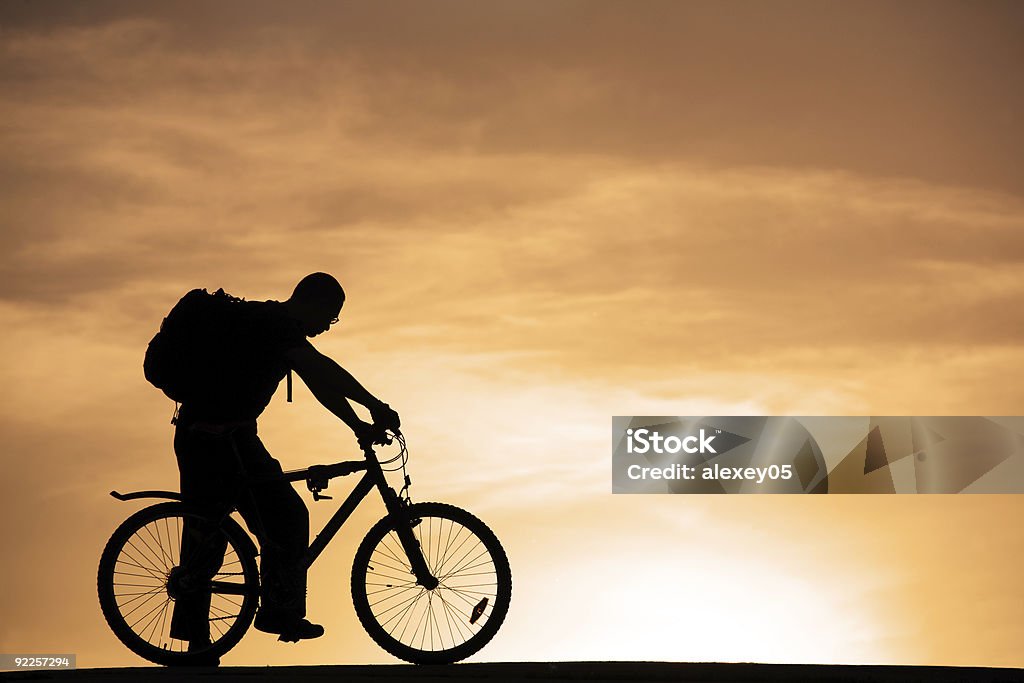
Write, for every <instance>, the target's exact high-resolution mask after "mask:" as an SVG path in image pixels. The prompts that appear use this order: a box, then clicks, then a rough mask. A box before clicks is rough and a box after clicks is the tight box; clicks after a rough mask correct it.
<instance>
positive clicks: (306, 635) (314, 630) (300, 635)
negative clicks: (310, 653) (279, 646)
mask: <svg viewBox="0 0 1024 683" xmlns="http://www.w3.org/2000/svg"><path fill="white" fill-rule="evenodd" d="M253 626H254V627H255V628H256V630H257V631H263V632H264V633H275V634H277V635H279V636H280V638H278V640H283V641H284V642H286V643H296V642H298V641H300V640H308V639H310V638H319V637H320V636H322V635H323V634H324V627H323V626H321V625H320V624H311V623H309V622H308V621H306V620H305V619H302V618H300V617H294V616H293V617H290V618H289V617H286V616H283V615H281V614H280V613H277V614H275V613H273V612H271V611H269V610H268V611H264V610H260V611H259V612H257V613H256V620H255V621H254V622H253Z"/></svg>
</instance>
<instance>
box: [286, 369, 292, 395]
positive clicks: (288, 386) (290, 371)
mask: <svg viewBox="0 0 1024 683" xmlns="http://www.w3.org/2000/svg"><path fill="white" fill-rule="evenodd" d="M286 388H287V390H288V402H289V403H291V402H292V369H291V368H288V382H287V384H286Z"/></svg>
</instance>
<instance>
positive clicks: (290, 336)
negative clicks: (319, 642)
mask: <svg viewBox="0 0 1024 683" xmlns="http://www.w3.org/2000/svg"><path fill="white" fill-rule="evenodd" d="M344 302H345V292H344V290H342V288H341V285H340V284H338V281H337V280H335V279H334V278H333V277H332V276H330V275H328V274H326V273H313V274H312V275H307V276H306V277H304V278H303V279H302V280H301V281H300V282H299V284H298V285H296V287H295V291H294V292H293V293H292V295H291V297H290V298H289V299H288V300H287V301H284V302H278V301H263V302H244V305H240V306H239V312H238V313H237V314H236V317H237V320H234V321H233V322H232V335H233V337H234V338H235V339H236V341H235V343H234V347H233V350H232V354H231V355H232V357H231V359H230V360H229V362H226V363H223V364H222V365H226V366H230V367H228V368H227V369H225V370H223V371H222V372H219V373H218V376H217V381H216V382H214V383H213V384H212V385H211V386H210V388H209V390H207V391H204V392H202V396H200V397H196V398H194V399H191V400H189V399H186V400H185V402H184V403H182V405H181V408H180V411H179V413H178V418H177V421H176V425H177V426H176V431H175V434H174V451H175V454H176V456H177V459H178V469H179V471H180V474H181V493H182V496H183V497H184V499H185V501H186V502H188V503H191V504H193V505H197V506H200V507H202V508H203V509H205V510H208V511H216V510H226V509H228V508H229V507H230V505H232V504H235V505H237V507H238V511H239V513H240V514H241V515H242V518H243V519H244V520H245V522H246V524H247V525H248V526H249V528H250V530H252V532H253V533H254V534H256V537H257V539H258V540H259V542H260V553H261V560H260V582H261V600H260V609H259V611H258V612H257V614H256V620H255V627H256V628H257V629H258V630H260V631H264V632H267V633H276V634H280V636H281V638H280V639H281V640H285V641H291V642H295V641H298V640H301V639H305V638H316V637H319V636H321V635H323V632H324V629H323V627H322V626H319V625H317V624H311V623H310V622H309V621H307V620H306V619H305V618H304V617H305V615H306V567H305V566H304V563H303V561H302V556H303V554H304V553H305V551H306V549H307V547H308V544H309V513H308V511H307V509H306V505H305V503H304V502H303V500H302V498H301V497H300V496H299V494H298V493H297V492H296V491H295V489H294V488H292V485H291V484H290V483H288V482H285V481H273V482H267V483H260V484H257V485H255V486H253V487H252V488H251V495H248V494H245V493H242V495H240V496H239V497H238V498H237V499H234V498H233V497H232V495H233V491H234V488H233V486H232V483H233V482H237V481H238V476H239V471H238V470H239V465H238V462H239V460H241V465H242V466H243V467H244V468H245V472H246V474H247V475H259V474H280V473H281V471H282V469H281V464H280V463H279V462H278V461H277V460H276V459H274V458H273V457H271V455H270V453H268V452H267V449H266V448H265V447H264V446H263V443H262V442H261V441H260V439H259V436H257V433H256V418H257V417H259V415H260V414H261V413H262V412H263V410H264V409H265V408H266V407H267V405H268V404H269V403H270V398H271V396H273V394H274V391H275V390H276V388H277V386H278V384H279V383H280V381H281V380H282V379H283V378H284V377H285V375H286V374H287V372H288V370H289V369H293V370H295V372H296V373H298V375H299V377H301V378H302V380H303V381H304V382H305V383H306V386H308V387H309V389H310V391H312V393H313V395H314V396H315V397H316V398H317V400H318V401H320V403H322V404H323V405H324V406H325V407H326V408H327V409H328V410H330V411H331V412H332V413H334V414H335V415H337V416H338V417H339V418H340V419H341V420H342V421H343V422H344V423H345V424H346V425H348V426H349V427H350V428H351V429H352V431H353V432H354V433H355V434H356V436H357V438H359V439H360V440H361V441H362V439H363V438H365V437H367V435H368V432H369V431H370V430H371V425H370V424H368V423H366V422H364V421H362V420H361V419H359V417H358V416H357V415H356V413H355V411H354V410H353V409H352V406H351V405H350V404H349V401H350V400H351V401H355V402H356V403H360V404H362V405H363V406H365V407H366V408H368V409H369V411H370V414H371V416H372V417H373V421H374V423H376V424H382V425H384V426H388V427H391V428H397V427H398V423H399V421H398V414H397V413H395V412H394V411H393V410H391V408H389V407H388V406H387V404H385V403H383V402H382V401H380V400H378V399H377V398H375V397H374V396H373V395H371V394H370V392H368V391H367V390H366V389H364V388H363V387H362V386H361V385H360V384H359V382H357V381H356V380H355V378H354V377H352V375H350V374H349V373H348V372H347V371H345V370H344V369H343V368H342V367H341V366H340V365H338V364H337V363H335V362H334V361H333V360H331V359H330V358H328V357H327V356H324V355H322V354H321V353H319V352H318V351H317V350H316V349H315V348H313V345H312V344H310V342H309V340H308V339H307V337H315V336H317V335H318V334H321V333H323V332H326V331H327V330H328V329H329V328H330V326H331V325H332V324H334V323H336V322H338V315H339V314H340V313H341V308H342V305H343V304H344ZM236 451H237V455H236ZM196 526H197V525H196V524H195V523H192V525H191V528H190V529H187V530H186V532H185V533H183V539H182V545H183V547H182V555H183V556H186V555H187V550H188V548H187V547H186V546H187V545H188V544H189V543H196V541H195V540H194V538H195V537H197V536H201V535H202V534H197V533H196V530H195V527H196ZM221 542H223V540H222V539H221ZM214 554H216V553H214ZM222 559H223V549H221V550H220V555H219V556H218V557H217V558H216V559H215V560H214V561H213V562H214V564H216V565H217V566H216V567H211V569H212V570H213V571H216V570H217V569H219V567H220V563H221V561H222ZM211 575H212V574H211ZM209 617H210V594H209V593H206V594H205V595H200V596H195V595H192V596H182V597H181V598H179V599H178V600H177V601H176V604H175V610H174V614H173V617H172V620H171V636H172V637H175V638H180V639H182V640H187V641H189V643H190V646H189V647H190V650H198V649H202V647H204V646H205V645H206V644H207V643H209V638H210V631H209Z"/></svg>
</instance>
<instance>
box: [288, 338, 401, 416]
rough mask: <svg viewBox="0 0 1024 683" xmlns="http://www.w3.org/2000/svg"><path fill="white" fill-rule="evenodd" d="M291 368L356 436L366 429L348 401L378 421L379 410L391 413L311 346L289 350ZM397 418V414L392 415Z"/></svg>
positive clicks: (338, 366) (351, 377)
mask: <svg viewBox="0 0 1024 683" xmlns="http://www.w3.org/2000/svg"><path fill="white" fill-rule="evenodd" d="M287 357H288V361H289V362H290V363H291V366H292V369H293V370H295V372H296V373H297V374H298V375H299V377H301V378H302V381H303V382H305V384H306V386H307V387H309V390H310V391H311V392H313V396H314V397H316V400H318V401H319V402H320V403H321V404H323V406H324V407H325V408H327V409H328V410H329V411H331V412H332V413H334V414H335V415H337V416H338V418H340V419H341V421H342V422H344V423H345V424H347V425H348V426H349V427H350V428H351V429H352V431H353V432H355V433H356V434H357V435H359V434H360V433H361V431H362V430H364V429H365V428H366V426H367V425H366V423H365V422H363V421H362V420H360V419H359V416H358V415H356V413H355V411H354V410H353V409H352V406H351V405H350V404H349V402H348V400H349V399H351V400H353V401H355V402H356V403H359V404H361V405H363V406H366V408H368V409H369V410H370V414H371V415H373V416H374V419H375V420H376V419H377V416H378V415H380V414H381V413H382V411H385V410H386V411H389V412H393V411H390V408H388V407H387V404H385V403H384V402H383V401H381V400H380V399H378V398H376V397H375V396H374V395H373V394H371V393H370V392H369V391H367V390H366V389H365V388H364V387H363V385H361V384H360V383H359V382H358V381H356V378H355V377H353V376H352V375H351V374H350V373H349V372H348V371H347V370H345V368H343V367H341V366H340V365H338V364H337V363H336V362H335V361H334V360H332V359H331V358H329V357H327V356H325V355H324V354H322V353H320V352H319V351H317V350H316V349H315V348H314V347H313V345H312V344H308V343H307V344H301V345H299V346H296V347H295V348H293V349H291V350H290V351H288V354H287ZM395 417H396V418H397V414H396V415H395Z"/></svg>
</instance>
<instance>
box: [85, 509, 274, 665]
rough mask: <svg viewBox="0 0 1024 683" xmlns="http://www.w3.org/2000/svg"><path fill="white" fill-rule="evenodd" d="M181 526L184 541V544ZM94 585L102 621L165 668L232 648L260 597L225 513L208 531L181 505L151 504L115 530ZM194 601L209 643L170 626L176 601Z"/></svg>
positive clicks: (243, 542)
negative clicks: (208, 597) (188, 636)
mask: <svg viewBox="0 0 1024 683" xmlns="http://www.w3.org/2000/svg"><path fill="white" fill-rule="evenodd" d="M186 527H187V528H188V533H189V539H188V542H187V543H186V544H183V543H182V541H183V538H182V533H183V531H184V530H185V529H186ZM200 530H202V531H201V532H200ZM183 549H184V551H185V552H184V556H183V552H182V551H183ZM96 585H97V590H98V592H99V600H100V607H101V609H102V610H103V616H104V618H105V619H106V620H107V624H108V625H109V626H110V628H111V630H112V631H113V632H114V634H115V635H116V636H117V637H118V639H119V640H120V641H121V642H122V643H124V645H125V646H127V647H128V649H130V650H131V651H132V652H134V653H135V654H137V655H139V656H140V657H143V658H144V659H147V660H149V661H151V662H154V663H156V664H164V665H168V666H174V665H187V664H193V663H198V662H203V661H210V660H212V659H215V658H217V657H220V655H222V654H224V653H225V652H227V651H228V650H230V649H231V648H232V647H234V646H235V645H236V644H237V643H238V641H239V640H241V638H242V636H243V635H244V634H245V631H246V630H247V629H248V628H249V625H250V624H251V623H252V620H253V617H254V615H255V613H256V607H257V605H258V602H259V572H258V569H257V566H256V548H255V546H254V545H253V543H252V541H251V540H250V538H249V536H248V535H247V534H246V533H245V531H244V530H243V529H242V528H241V527H240V526H239V525H238V523H237V522H235V521H234V520H233V519H231V518H230V517H228V518H226V519H225V520H224V521H223V522H222V523H221V525H220V526H219V527H213V528H212V529H211V528H210V523H209V521H208V520H207V519H206V518H205V517H204V516H203V515H201V514H199V513H198V512H196V511H194V510H191V509H190V508H189V507H188V506H186V505H185V504H183V503H176V502H169V503H158V504H156V505H152V506H150V507H147V508H144V509H142V510H139V511H138V512H136V513H135V514H133V515H132V516H131V517H129V518H128V519H127V520H125V521H124V522H123V523H122V524H121V525H120V526H119V527H118V528H117V529H116V530H115V531H114V533H113V535H112V536H111V537H110V540H109V541H107V545H106V547H105V548H104V549H103V554H102V556H101V557H100V564H99V570H98V571H97V576H96ZM206 591H209V593H210V599H209V604H208V607H207V606H206V604H205V592H206ZM197 602H198V604H199V605H200V608H201V611H200V613H199V615H198V618H199V620H200V621H201V623H202V627H203V630H204V631H205V630H208V632H209V643H208V644H206V643H205V642H204V641H205V638H203V637H202V636H203V635H205V634H202V635H200V636H199V637H197V638H195V640H194V641H193V642H192V643H191V648H190V641H189V640H187V639H185V637H184V636H182V634H181V633H177V634H175V635H172V628H171V626H172V622H173V618H174V616H175V614H174V611H175V607H176V606H177V607H179V608H181V607H182V606H183V605H185V604H186V603H190V607H191V606H192V605H194V604H196V603H197ZM204 614H205V617H206V619H205V620H203V615H204ZM192 622H193V624H194V622H195V619H193V620H192ZM207 624H208V627H207ZM192 632H193V633H195V631H194V630H193V631H192Z"/></svg>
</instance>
